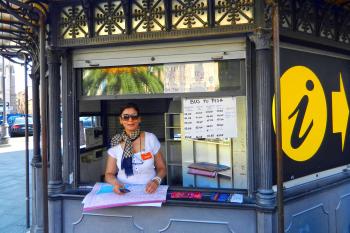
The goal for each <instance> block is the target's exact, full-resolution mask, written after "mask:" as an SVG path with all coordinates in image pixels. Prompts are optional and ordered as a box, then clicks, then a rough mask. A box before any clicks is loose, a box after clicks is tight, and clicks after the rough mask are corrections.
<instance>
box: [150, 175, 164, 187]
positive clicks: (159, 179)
mask: <svg viewBox="0 0 350 233" xmlns="http://www.w3.org/2000/svg"><path fill="white" fill-rule="evenodd" d="M152 181H157V183H158V185H160V183H162V178H160V177H159V176H155V177H153V178H152Z"/></svg>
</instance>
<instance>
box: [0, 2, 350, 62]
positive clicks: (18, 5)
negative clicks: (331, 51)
mask: <svg viewBox="0 0 350 233" xmlns="http://www.w3.org/2000/svg"><path fill="white" fill-rule="evenodd" d="M82 1H83V0H82ZM84 1H86V0H84ZM237 1H240V0H237ZM325 1H326V2H327V3H332V4H336V5H340V6H342V7H344V8H347V9H349V10H350V0H325ZM55 2H67V3H68V2H70V1H67V0H1V1H0V55H3V56H4V57H6V58H8V59H11V58H13V57H17V56H18V54H20V53H21V52H24V53H31V50H33V51H32V52H34V51H35V50H37V49H38V48H37V46H38V44H37V43H38V37H37V34H38V33H37V31H36V30H37V28H38V26H39V15H40V14H44V15H45V16H46V15H47V10H48V4H49V3H55ZM28 51H29V52H28ZM31 55H32V54H31Z"/></svg>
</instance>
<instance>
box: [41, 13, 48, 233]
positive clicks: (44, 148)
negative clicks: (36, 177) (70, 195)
mask: <svg viewBox="0 0 350 233" xmlns="http://www.w3.org/2000/svg"><path fill="white" fill-rule="evenodd" d="M39 45H40V54H39V61H40V90H41V93H40V94H41V97H40V99H41V108H40V110H41V148H42V150H41V154H42V165H43V167H42V169H43V170H42V172H43V174H42V192H43V217H44V229H43V230H44V233H48V232H49V230H48V229H49V228H48V225H49V223H48V193H47V160H48V158H47V153H48V149H47V80H46V76H45V75H46V72H45V71H46V69H45V68H46V62H45V17H44V15H43V14H40V30H39Z"/></svg>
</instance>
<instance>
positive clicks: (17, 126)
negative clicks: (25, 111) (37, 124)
mask: <svg viewBox="0 0 350 233" xmlns="http://www.w3.org/2000/svg"><path fill="white" fill-rule="evenodd" d="M25 128H26V124H25V118H24V117H16V119H15V120H14V121H13V123H12V124H11V126H10V128H9V131H10V136H11V137H14V136H24V135H25ZM28 133H29V135H33V118H31V117H28Z"/></svg>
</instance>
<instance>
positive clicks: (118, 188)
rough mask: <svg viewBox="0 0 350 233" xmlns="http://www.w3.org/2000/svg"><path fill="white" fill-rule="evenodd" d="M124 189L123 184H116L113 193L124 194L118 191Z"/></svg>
mask: <svg viewBox="0 0 350 233" xmlns="http://www.w3.org/2000/svg"><path fill="white" fill-rule="evenodd" d="M122 188H124V184H121V183H119V182H118V183H117V184H115V185H114V186H113V191H114V192H115V193H116V194H125V193H123V192H121V191H120V189H122Z"/></svg>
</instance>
